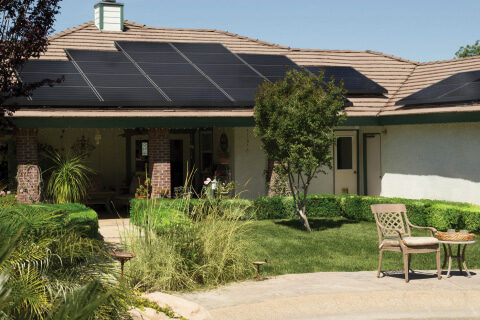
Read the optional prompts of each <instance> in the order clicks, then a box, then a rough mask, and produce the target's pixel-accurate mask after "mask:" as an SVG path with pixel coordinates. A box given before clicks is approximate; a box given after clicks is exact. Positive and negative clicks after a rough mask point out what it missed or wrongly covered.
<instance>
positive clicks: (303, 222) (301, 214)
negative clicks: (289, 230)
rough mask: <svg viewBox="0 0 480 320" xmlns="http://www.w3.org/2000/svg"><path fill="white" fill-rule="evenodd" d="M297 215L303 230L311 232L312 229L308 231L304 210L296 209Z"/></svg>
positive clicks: (308, 226)
mask: <svg viewBox="0 0 480 320" xmlns="http://www.w3.org/2000/svg"><path fill="white" fill-rule="evenodd" d="M297 213H298V217H299V218H300V222H301V223H302V224H303V226H304V227H305V229H306V230H307V231H309V232H310V231H312V229H310V224H309V223H308V218H307V215H306V214H305V208H303V209H299V208H297Z"/></svg>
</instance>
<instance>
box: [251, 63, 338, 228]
mask: <svg viewBox="0 0 480 320" xmlns="http://www.w3.org/2000/svg"><path fill="white" fill-rule="evenodd" d="M344 95H345V91H344V89H343V84H341V85H339V86H337V85H336V84H335V82H334V81H333V79H332V80H331V81H329V82H328V83H325V82H324V81H323V72H321V73H320V74H319V75H318V76H314V75H312V74H310V73H308V72H306V71H297V70H289V71H288V72H287V74H286V76H285V78H284V79H282V80H278V81H276V82H275V83H270V82H266V81H265V82H264V83H263V84H262V85H261V86H260V88H259V90H258V92H257V94H256V96H255V110H254V118H255V123H256V125H255V134H256V135H257V136H258V137H260V139H261V141H262V148H263V150H264V151H265V152H266V154H267V157H268V158H269V159H270V160H273V161H275V163H276V166H275V170H276V171H277V172H278V173H279V174H280V175H283V176H285V177H287V180H288V185H289V187H290V191H291V193H292V196H293V200H294V203H295V211H296V212H297V214H298V217H299V219H300V222H301V223H302V224H303V225H304V227H305V229H306V230H308V231H310V225H309V223H308V218H307V216H306V214H305V206H306V199H307V194H308V188H309V186H310V183H311V181H312V179H313V178H314V177H316V176H317V175H318V174H319V173H323V174H325V173H326V171H325V170H326V169H327V168H330V169H331V167H332V146H333V144H334V142H335V141H336V137H335V132H334V127H335V126H338V125H339V124H340V123H341V122H342V121H343V120H344V118H345V115H344V113H342V112H341V111H342V107H343V106H344V103H345V99H344Z"/></svg>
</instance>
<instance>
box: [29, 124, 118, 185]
mask: <svg viewBox="0 0 480 320" xmlns="http://www.w3.org/2000/svg"><path fill="white" fill-rule="evenodd" d="M98 130H99V132H100V134H101V137H102V138H101V139H100V143H99V145H95V140H94V137H95V133H96V129H40V130H39V132H38V142H39V144H48V145H51V146H53V147H54V148H56V149H59V150H62V151H71V146H72V145H73V144H74V143H75V141H76V140H77V139H78V138H80V137H81V136H82V135H84V136H85V137H86V138H88V139H89V140H90V141H91V142H92V143H93V145H94V146H95V149H94V150H93V151H92V152H91V155H90V157H89V158H88V163H87V165H88V166H89V167H91V168H92V169H94V170H95V171H96V172H97V174H98V175H99V177H100V178H98V180H99V181H98V183H101V185H102V186H101V188H103V189H116V188H119V187H120V186H121V185H122V184H123V183H124V180H125V175H126V166H125V138H123V137H120V134H122V133H123V130H122V129H98ZM42 169H43V170H45V168H42Z"/></svg>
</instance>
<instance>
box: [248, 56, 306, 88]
mask: <svg viewBox="0 0 480 320" xmlns="http://www.w3.org/2000/svg"><path fill="white" fill-rule="evenodd" d="M239 57H240V58H242V59H243V60H244V61H245V62H246V63H248V64H249V65H250V66H252V67H253V68H254V69H255V70H257V71H258V72H260V73H261V74H262V75H263V76H264V77H266V78H267V79H268V80H270V81H271V82H275V81H277V80H279V79H282V78H283V77H285V75H286V73H287V71H288V70H290V69H297V70H299V69H300V67H299V66H298V65H297V64H296V63H295V62H293V61H292V60H290V59H289V58H288V57H287V56H284V55H278V54H247V53H242V54H239Z"/></svg>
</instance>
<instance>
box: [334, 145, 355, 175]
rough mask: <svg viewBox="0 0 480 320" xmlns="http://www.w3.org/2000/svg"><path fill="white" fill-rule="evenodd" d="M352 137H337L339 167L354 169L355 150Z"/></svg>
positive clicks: (340, 168)
mask: <svg viewBox="0 0 480 320" xmlns="http://www.w3.org/2000/svg"><path fill="white" fill-rule="evenodd" d="M352 140H353V138H352V137H339V138H338V139H337V169H339V170H342V169H352V168H353V167H352V162H353V152H352Z"/></svg>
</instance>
